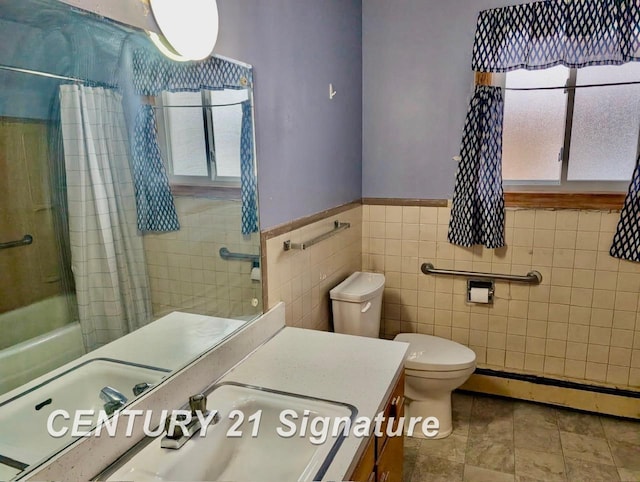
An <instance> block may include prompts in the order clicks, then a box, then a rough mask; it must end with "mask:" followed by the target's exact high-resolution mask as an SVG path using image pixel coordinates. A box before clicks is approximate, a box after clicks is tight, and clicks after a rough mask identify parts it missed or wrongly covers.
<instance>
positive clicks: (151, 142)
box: [133, 105, 180, 233]
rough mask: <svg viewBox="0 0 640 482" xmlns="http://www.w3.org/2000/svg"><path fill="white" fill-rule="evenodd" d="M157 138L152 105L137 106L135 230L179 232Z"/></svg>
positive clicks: (134, 153)
mask: <svg viewBox="0 0 640 482" xmlns="http://www.w3.org/2000/svg"><path fill="white" fill-rule="evenodd" d="M157 138H158V136H157V132H156V115H155V110H154V109H153V106H150V105H141V106H140V107H139V109H138V115H137V116H136V120H135V131H134V139H133V183H134V185H135V192H136V207H137V210H138V229H139V230H140V231H141V232H143V233H145V232H155V233H163V232H170V231H178V230H179V229H180V223H179V222H178V214H177V213H176V207H175V204H174V202H173V195H172V194H171V188H170V187H169V179H168V178H167V173H166V171H165V168H164V163H163V162H162V157H160V148H159V147H158V141H157Z"/></svg>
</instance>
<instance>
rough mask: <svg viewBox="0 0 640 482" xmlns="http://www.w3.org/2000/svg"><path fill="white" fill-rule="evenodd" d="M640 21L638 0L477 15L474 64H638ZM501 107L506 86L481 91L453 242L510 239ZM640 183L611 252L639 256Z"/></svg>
mask: <svg viewBox="0 0 640 482" xmlns="http://www.w3.org/2000/svg"><path fill="white" fill-rule="evenodd" d="M639 24H640V2H639V1H638V0H632V1H626V0H571V1H568V0H545V1H540V2H534V3H528V4H524V5H516V6H509V7H504V8H497V9H492V10H485V11H482V12H480V14H479V16H478V23H477V28H476V35H475V41H474V45H473V56H472V62H471V64H472V69H473V70H474V71H477V72H508V71H511V70H515V69H522V68H524V69H528V70H536V69H545V68H548V67H552V66H554V65H560V64H562V65H566V66H568V67H574V68H578V67H584V66H589V65H619V64H623V63H625V62H629V61H639V60H640V55H639V53H640V29H639V28H638V25H639ZM502 105H503V100H502V93H501V92H500V89H498V88H495V87H485V86H478V87H477V88H476V93H475V95H474V97H473V99H472V101H471V105H470V108H469V112H468V114H467V121H466V124H465V129H464V134H463V140H462V151H461V157H462V160H461V162H460V165H459V167H458V172H457V175H456V185H455V190H454V197H453V207H452V212H451V221H450V224H449V241H450V242H451V243H454V244H459V245H462V246H471V245H473V244H484V245H485V246H486V247H488V248H495V247H499V246H502V245H503V244H504V234H503V232H504V195H503V192H502V180H501V177H502V175H501V157H502V153H501V149H502V147H501V145H502V111H503V107H502ZM639 188H640V170H639V169H636V172H635V173H634V177H633V181H632V183H631V187H630V189H629V194H628V196H627V199H626V201H625V205H624V208H623V211H622V216H621V219H620V224H619V226H618V233H617V234H616V238H615V240H614V246H613V247H612V248H611V255H612V256H617V257H624V258H625V259H633V257H634V256H635V258H638V257H640V236H638V235H637V230H638V227H637V224H638V222H640V215H639V214H638V213H640V194H639V193H638V189H639ZM633 222H635V226H634V225H632V223H633ZM630 253H633V254H630ZM635 260H636V261H637V260H638V259H635Z"/></svg>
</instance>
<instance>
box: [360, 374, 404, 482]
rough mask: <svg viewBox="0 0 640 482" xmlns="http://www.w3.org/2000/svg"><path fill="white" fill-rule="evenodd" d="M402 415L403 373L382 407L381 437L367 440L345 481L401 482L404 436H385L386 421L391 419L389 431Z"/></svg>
mask: <svg viewBox="0 0 640 482" xmlns="http://www.w3.org/2000/svg"><path fill="white" fill-rule="evenodd" d="M402 416H404V373H403V374H402V375H401V376H400V379H399V380H398V383H397V384H396V386H395V387H394V389H393V392H392V393H391V396H390V397H389V399H388V400H387V403H386V404H385V408H384V421H385V422H384V423H383V424H382V436H381V437H376V436H375V435H372V436H371V437H369V441H368V445H367V448H366V450H365V452H364V454H363V455H362V457H361V458H360V461H359V462H358V465H357V466H356V468H355V470H354V471H353V473H352V474H351V477H350V478H349V480H355V481H359V482H402V465H403V461H404V458H403V457H404V434H402V435H400V436H398V437H389V436H387V422H388V420H389V418H390V417H393V418H394V425H393V427H392V428H393V429H394V430H393V431H394V432H395V429H396V428H397V423H398V419H399V418H400V417H402Z"/></svg>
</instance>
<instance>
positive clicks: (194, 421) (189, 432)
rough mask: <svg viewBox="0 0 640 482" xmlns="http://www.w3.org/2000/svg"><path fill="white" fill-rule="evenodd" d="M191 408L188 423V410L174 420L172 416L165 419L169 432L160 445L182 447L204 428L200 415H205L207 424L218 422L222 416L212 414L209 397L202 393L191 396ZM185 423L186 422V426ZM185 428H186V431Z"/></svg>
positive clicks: (167, 447) (169, 447)
mask: <svg viewBox="0 0 640 482" xmlns="http://www.w3.org/2000/svg"><path fill="white" fill-rule="evenodd" d="M189 409H190V410H191V421H189V422H188V423H187V415H188V413H189V412H188V411H185V412H186V413H181V414H177V415H175V419H173V420H172V418H171V417H169V418H167V419H166V420H165V429H166V432H167V433H166V434H165V436H164V437H162V440H161V441H160V446H161V447H162V448H165V449H174V450H177V449H179V448H180V447H182V446H183V445H184V444H185V443H186V442H187V440H189V439H190V438H191V437H193V436H194V435H195V434H196V433H197V432H198V431H199V430H200V429H201V428H202V424H201V422H200V417H204V418H205V422H206V423H207V424H216V423H218V422H219V421H220V416H219V415H218V414H217V413H215V414H211V412H209V410H207V397H206V396H204V395H203V394H202V393H199V394H197V395H192V396H191V397H189ZM211 415H213V416H212V417H211V418H209V417H210V416H211ZM207 419H209V420H207ZM176 422H178V423H176ZM184 424H186V427H185V426H184ZM183 428H186V432H185V431H184V430H183ZM170 429H173V430H172V431H171V433H169V430H170Z"/></svg>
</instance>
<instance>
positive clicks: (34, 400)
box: [0, 358, 169, 465]
mask: <svg viewBox="0 0 640 482" xmlns="http://www.w3.org/2000/svg"><path fill="white" fill-rule="evenodd" d="M168 374H169V372H168V370H165V369H162V368H155V367H144V366H142V365H138V364H131V363H128V362H122V361H119V360H109V359H100V358H99V359H93V360H89V361H88V362H85V363H82V364H80V365H78V366H76V367H74V368H72V369H70V370H68V371H66V372H64V373H62V374H60V375H58V376H56V377H52V378H51V379H49V380H46V381H45V382H43V383H41V384H40V385H38V386H36V387H34V388H32V389H30V390H28V391H26V392H23V393H20V394H18V395H16V396H15V397H13V398H11V399H9V400H6V401H4V402H3V403H2V404H0V454H2V455H4V456H6V457H10V458H12V459H13V460H16V461H19V462H22V463H24V464H26V465H31V464H33V463H36V462H38V461H39V460H40V459H42V458H43V457H45V456H48V455H50V454H51V453H52V452H54V451H56V450H59V449H61V448H62V447H64V446H66V445H67V444H68V443H69V442H71V441H72V440H73V438H72V437H71V435H69V432H70V430H69V431H68V432H67V435H65V436H63V437H60V438H54V437H52V436H50V435H49V434H48V433H47V419H48V417H49V415H50V414H51V413H52V412H53V411H54V410H66V411H67V412H69V413H70V415H71V417H72V418H73V416H74V413H75V411H76V410H80V409H82V410H95V411H96V417H95V419H97V411H99V410H102V409H103V406H104V401H102V400H101V399H100V390H101V389H102V388H103V387H105V386H111V387H112V388H115V389H116V390H118V391H119V392H121V393H122V394H123V395H125V396H126V397H127V398H128V399H129V400H132V399H133V398H134V395H133V391H132V389H133V387H134V386H135V385H136V384H138V383H142V382H147V383H149V384H155V383H158V382H159V381H160V380H161V379H162V378H164V377H165V376H167V375H168ZM83 419H84V420H88V419H89V417H83ZM56 422H57V423H54V425H53V427H54V429H56V430H60V429H61V428H62V427H63V426H67V427H69V428H71V421H64V420H63V419H62V418H61V417H60V418H56ZM63 424H64V425H63ZM94 425H95V423H94ZM84 429H86V427H83V430H84Z"/></svg>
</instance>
